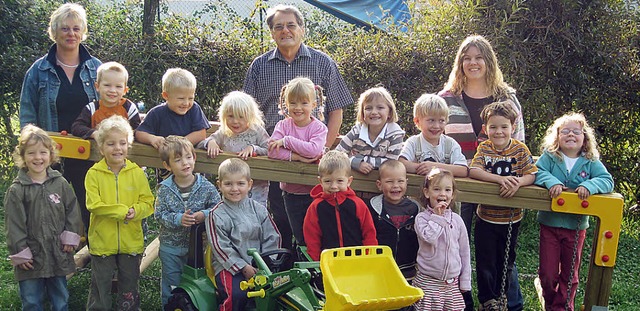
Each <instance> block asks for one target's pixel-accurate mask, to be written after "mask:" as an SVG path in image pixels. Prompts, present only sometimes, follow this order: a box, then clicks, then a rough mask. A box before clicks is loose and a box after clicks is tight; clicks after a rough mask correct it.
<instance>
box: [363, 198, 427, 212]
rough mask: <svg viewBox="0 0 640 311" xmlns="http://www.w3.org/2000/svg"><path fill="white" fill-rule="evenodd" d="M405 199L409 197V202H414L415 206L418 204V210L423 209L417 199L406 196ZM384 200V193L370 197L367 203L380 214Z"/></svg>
mask: <svg viewBox="0 0 640 311" xmlns="http://www.w3.org/2000/svg"><path fill="white" fill-rule="evenodd" d="M406 198H407V199H409V200H410V201H411V202H413V203H415V204H416V206H418V212H421V211H423V210H424V208H423V207H422V204H420V203H419V202H418V201H416V200H414V199H413V198H412V197H408V196H407V197H406ZM383 201H384V195H383V194H379V195H377V196H375V197H373V198H371V200H369V204H370V205H371V208H372V209H373V210H374V211H375V212H376V213H377V214H378V215H380V214H381V213H382V205H383V203H384V202H383Z"/></svg>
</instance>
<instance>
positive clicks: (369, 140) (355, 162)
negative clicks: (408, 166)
mask: <svg viewBox="0 0 640 311" xmlns="http://www.w3.org/2000/svg"><path fill="white" fill-rule="evenodd" d="M357 109H358V115H357V120H356V125H354V126H353V128H352V129H351V131H349V133H347V135H345V136H344V137H343V138H342V141H340V144H339V145H338V146H337V147H336V150H339V151H343V152H346V153H347V154H348V155H349V159H350V160H351V168H352V169H354V170H357V171H359V172H360V173H363V174H369V173H370V172H371V171H372V170H374V169H377V168H378V167H379V166H380V164H382V162H384V161H386V160H387V159H393V160H398V157H399V156H400V152H401V151H402V141H403V140H404V133H405V132H404V131H403V130H402V128H400V126H399V125H398V124H397V123H396V122H397V121H398V114H397V113H396V104H395V103H394V102H393V99H392V98H391V94H389V92H388V91H387V90H386V89H385V88H383V87H374V88H371V89H368V90H366V91H365V92H364V93H362V94H361V95H360V99H358V107H357Z"/></svg>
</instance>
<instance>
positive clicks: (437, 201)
mask: <svg viewBox="0 0 640 311" xmlns="http://www.w3.org/2000/svg"><path fill="white" fill-rule="evenodd" d="M456 191H457V188H456V183H455V179H454V178H453V174H452V173H451V172H449V171H447V170H444V169H439V168H434V169H432V170H431V172H430V173H429V174H427V176H426V178H425V183H424V188H423V189H422V200H421V201H422V203H423V204H424V205H425V207H426V209H425V210H424V211H422V212H420V213H419V214H418V216H417V218H416V221H415V225H414V227H415V231H416V234H417V235H418V244H419V249H418V258H417V260H416V261H417V264H418V271H417V274H416V277H415V279H414V280H413V286H416V287H419V288H421V289H422V290H423V291H424V297H423V298H422V299H420V300H419V301H418V302H416V304H415V305H414V308H415V310H417V311H422V310H434V311H435V310H464V308H465V303H464V299H463V298H462V293H463V292H466V291H470V290H471V251H470V248H469V239H468V237H467V229H466V227H465V226H464V222H463V221H462V218H460V216H459V215H458V214H456V213H453V212H452V211H451V206H452V205H453V199H454V198H455V194H456Z"/></svg>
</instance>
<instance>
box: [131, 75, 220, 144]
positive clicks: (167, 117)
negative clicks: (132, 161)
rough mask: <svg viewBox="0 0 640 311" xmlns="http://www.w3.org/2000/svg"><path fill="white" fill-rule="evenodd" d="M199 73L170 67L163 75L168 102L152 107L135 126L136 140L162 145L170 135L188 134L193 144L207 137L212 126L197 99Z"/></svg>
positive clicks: (163, 93) (163, 88) (163, 95)
mask: <svg viewBox="0 0 640 311" xmlns="http://www.w3.org/2000/svg"><path fill="white" fill-rule="evenodd" d="M195 94H196V77H195V76H194V75H193V74H192V73H191V72H189V71H187V70H184V69H181V68H171V69H169V70H167V72H166V73H165V74H164V76H162V98H164V100H166V101H167V102H166V103H164V104H161V105H158V106H156V107H153V108H152V109H151V110H149V113H147V116H146V117H145V118H144V121H142V124H140V126H139V127H138V129H137V130H136V133H135V135H136V140H137V141H139V142H141V143H143V144H147V145H151V146H153V147H154V148H156V149H160V146H162V143H163V142H164V138H165V137H167V136H169V135H178V136H184V137H186V138H187V139H188V140H189V141H190V142H191V143H192V144H193V145H194V146H195V145H196V144H198V143H199V142H200V141H202V140H203V139H205V138H206V136H207V133H206V131H207V129H208V128H209V127H211V125H209V121H208V120H207V117H206V116H205V115H204V112H203V111H202V108H200V105H198V103H196V102H195V101H194V97H195Z"/></svg>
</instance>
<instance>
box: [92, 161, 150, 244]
mask: <svg viewBox="0 0 640 311" xmlns="http://www.w3.org/2000/svg"><path fill="white" fill-rule="evenodd" d="M84 184H85V188H86V189H87V209H88V210H89V212H90V213H91V221H90V224H89V241H91V242H90V243H91V247H89V253H91V255H97V256H102V255H106V256H110V255H115V254H142V252H143V251H144V236H143V234H142V219H144V218H146V217H149V216H150V215H152V214H153V200H154V198H153V194H151V189H150V188H149V182H148V181H147V176H146V175H145V174H144V171H143V170H142V169H141V168H140V167H139V166H138V165H137V164H135V163H133V162H131V161H129V160H127V162H126V164H125V166H124V167H123V168H122V169H121V170H120V173H118V175H115V174H113V172H111V171H110V170H109V169H108V167H107V164H106V162H105V160H104V159H102V160H100V162H98V163H96V164H94V165H93V167H91V169H89V172H87V176H86V178H85V182H84ZM130 207H133V209H134V210H135V211H136V215H135V217H134V218H133V219H131V220H129V221H125V216H126V215H127V212H128V211H129V208H130Z"/></svg>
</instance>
